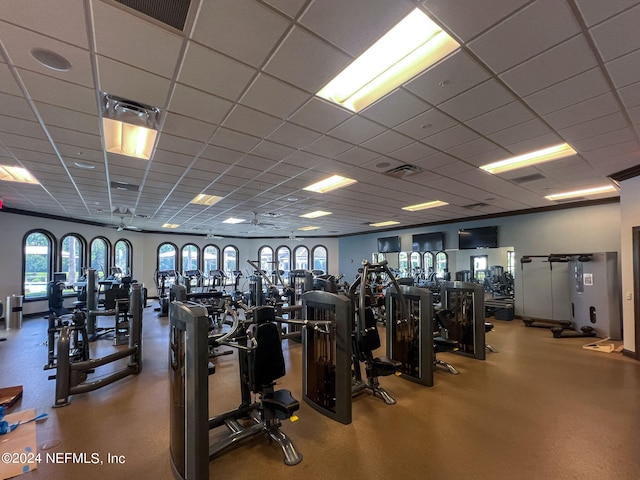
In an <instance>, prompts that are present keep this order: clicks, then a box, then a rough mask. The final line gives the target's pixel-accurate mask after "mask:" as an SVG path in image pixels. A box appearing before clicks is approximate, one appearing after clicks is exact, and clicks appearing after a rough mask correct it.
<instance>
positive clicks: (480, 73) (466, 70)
mask: <svg viewBox="0 0 640 480" xmlns="http://www.w3.org/2000/svg"><path fill="white" fill-rule="evenodd" d="M487 78H489V73H487V71H486V70H484V69H483V68H482V67H481V66H480V65H478V63H477V62H476V61H475V60H473V59H472V58H471V57H470V56H469V55H467V54H466V53H464V52H463V51H457V52H455V53H454V54H452V55H450V56H449V57H447V58H446V59H444V60H442V61H441V62H438V63H437V64H436V65H434V66H433V67H431V68H429V69H428V70H426V71H425V72H424V73H421V74H420V75H418V76H417V77H416V78H414V79H413V80H410V81H409V82H408V83H406V84H405V88H406V89H407V90H409V91H411V92H413V93H415V94H416V95H418V96H419V97H420V98H423V99H424V100H426V101H427V102H429V103H430V104H432V105H437V104H439V103H442V102H444V101H445V100H448V99H450V98H453V97H454V96H456V95H458V94H459V93H461V92H464V91H465V90H468V89H469V88H471V87H473V86H475V85H478V84H480V83H482V82H483V81H485V80H486V79H487Z"/></svg>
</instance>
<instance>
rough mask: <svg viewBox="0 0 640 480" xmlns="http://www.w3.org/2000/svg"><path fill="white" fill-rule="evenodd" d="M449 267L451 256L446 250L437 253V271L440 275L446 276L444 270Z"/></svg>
mask: <svg viewBox="0 0 640 480" xmlns="http://www.w3.org/2000/svg"><path fill="white" fill-rule="evenodd" d="M448 268H449V258H448V257H447V254H446V253H445V252H438V253H436V273H437V274H438V276H439V277H444V273H445V272H444V271H445V270H447V269H448Z"/></svg>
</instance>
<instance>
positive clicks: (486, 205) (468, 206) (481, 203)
mask: <svg viewBox="0 0 640 480" xmlns="http://www.w3.org/2000/svg"><path fill="white" fill-rule="evenodd" d="M488 206H489V204H488V203H484V202H478V203H470V204H469V205H462V208H482V207H488Z"/></svg>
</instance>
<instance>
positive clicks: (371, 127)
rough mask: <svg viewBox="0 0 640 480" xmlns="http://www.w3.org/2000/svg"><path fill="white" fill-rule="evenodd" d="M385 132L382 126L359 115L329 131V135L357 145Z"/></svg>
mask: <svg viewBox="0 0 640 480" xmlns="http://www.w3.org/2000/svg"><path fill="white" fill-rule="evenodd" d="M385 130H386V129H385V128H384V127H383V126H381V125H378V124H376V123H373V122H372V121H371V120H367V119H366V118H364V117H361V116H359V115H355V116H353V117H351V118H350V119H349V120H347V121H345V122H343V123H341V124H340V125H338V126H337V127H336V128H334V129H332V130H329V135H331V136H333V137H336V138H339V139H341V140H344V141H346V142H350V143H353V144H354V145H359V144H360V143H362V142H365V141H367V140H368V139H370V138H373V137H375V136H376V135H379V134H381V133H382V132H384V131H385Z"/></svg>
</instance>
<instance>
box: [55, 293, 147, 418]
mask: <svg viewBox="0 0 640 480" xmlns="http://www.w3.org/2000/svg"><path fill="white" fill-rule="evenodd" d="M141 290H142V289H141V286H140V285H138V284H134V285H132V288H131V298H130V307H131V311H132V326H131V333H130V335H129V346H128V348H122V349H120V350H118V351H116V352H114V353H112V354H110V355H107V356H105V357H100V358H94V359H88V360H81V361H77V362H76V361H73V362H72V361H71V359H72V357H71V338H72V336H73V334H74V329H73V328H72V327H69V326H67V327H63V328H62V329H61V330H60V332H59V336H58V343H57V357H56V374H55V377H53V378H55V381H56V398H55V404H54V405H53V406H54V407H56V408H57V407H64V406H66V405H68V404H69V396H70V395H78V394H80V393H86V392H91V391H93V390H97V389H99V388H101V387H104V386H106V385H110V384H111V383H113V382H116V381H118V380H120V379H122V378H125V377H127V376H129V375H133V374H138V373H140V372H141V371H142V291H141ZM126 358H128V359H129V362H128V364H127V365H126V366H125V367H124V368H122V369H120V370H117V371H115V372H113V373H111V374H108V375H106V376H104V377H102V378H100V379H97V380H94V381H89V382H85V380H86V379H87V375H88V374H89V373H93V372H94V371H95V369H96V368H98V367H101V366H103V365H107V364H110V363H113V362H116V361H118V360H122V359H126ZM50 379H52V378H51V377H50Z"/></svg>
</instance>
